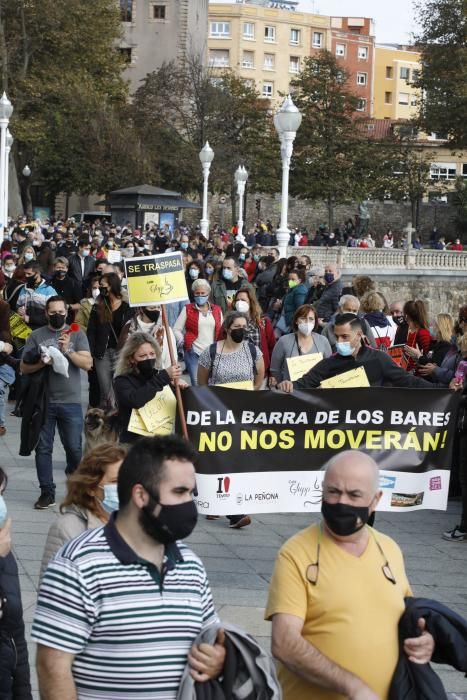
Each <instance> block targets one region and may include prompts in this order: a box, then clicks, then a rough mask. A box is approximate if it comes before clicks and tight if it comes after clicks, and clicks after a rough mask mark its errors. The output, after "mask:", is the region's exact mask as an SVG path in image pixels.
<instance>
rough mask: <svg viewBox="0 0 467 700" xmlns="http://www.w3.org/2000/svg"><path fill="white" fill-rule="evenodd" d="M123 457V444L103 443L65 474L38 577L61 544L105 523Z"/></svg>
mask: <svg viewBox="0 0 467 700" xmlns="http://www.w3.org/2000/svg"><path fill="white" fill-rule="evenodd" d="M125 457H126V449H125V448H124V447H123V446H122V445H115V444H114V443H104V444H102V445H99V447H96V448H95V449H94V450H91V451H90V452H88V454H87V455H86V456H85V457H83V459H82V460H81V462H80V463H79V465H78V467H77V469H76V470H75V471H74V472H73V474H71V475H70V476H69V477H68V480H67V493H66V496H65V499H64V500H63V502H62V504H61V506H60V515H59V516H58V517H57V519H56V521H55V522H54V523H52V525H51V526H50V529H49V534H48V535H47V541H46V543H45V548H44V554H43V557H42V564H41V572H40V577H41V578H42V576H43V575H44V572H45V570H46V568H47V564H48V563H49V561H50V560H51V559H52V558H53V557H54V556H55V554H56V553H57V552H58V550H59V549H60V547H62V546H63V545H64V544H65V543H66V542H68V541H69V540H71V539H73V537H77V536H78V535H80V534H81V533H82V532H84V531H85V530H91V529H93V528H96V527H101V525H105V523H106V522H107V521H108V519H109V517H110V513H112V512H113V511H114V510H118V496H117V479H118V472H119V469H120V465H121V463H122V462H123V460H124V459H125Z"/></svg>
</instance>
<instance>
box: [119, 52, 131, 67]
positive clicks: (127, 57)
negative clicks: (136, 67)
mask: <svg viewBox="0 0 467 700" xmlns="http://www.w3.org/2000/svg"><path fill="white" fill-rule="evenodd" d="M131 52H132V50H131V49H119V53H120V56H121V57H122V58H123V60H124V61H125V63H127V64H130V63H131V61H132V55H131Z"/></svg>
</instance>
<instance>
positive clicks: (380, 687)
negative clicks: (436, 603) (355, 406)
mask: <svg viewBox="0 0 467 700" xmlns="http://www.w3.org/2000/svg"><path fill="white" fill-rule="evenodd" d="M380 498H381V491H380V490H379V471H378V467H377V465H376V463H375V462H374V461H373V460H372V459H371V458H370V457H369V456H368V455H365V454H364V453H362V452H359V451H357V450H351V451H347V452H341V453H340V454H339V455H337V456H336V457H334V458H333V459H332V460H331V461H330V462H329V463H328V464H327V466H326V474H325V477H324V481H323V504H322V515H323V521H322V523H320V524H319V525H312V526H310V527H308V528H306V529H305V530H302V531H301V532H298V533H297V534H296V535H294V536H293V537H292V538H291V539H290V540H288V541H287V542H286V543H285V544H284V546H283V547H282V548H281V550H280V552H279V555H278V558H277V561H276V565H275V569H274V574H273V577H272V580H271V586H270V590H269V600H268V604H267V608H266V615H265V616H266V619H268V620H272V651H273V654H274V656H275V657H276V658H277V659H278V660H279V661H280V662H281V663H280V668H279V680H280V682H281V685H282V689H283V692H284V700H342V699H343V698H349V699H350V700H387V697H388V692H389V687H390V684H391V679H392V676H393V673H394V670H395V667H396V664H397V659H398V655H399V640H398V623H399V619H400V617H401V615H402V613H403V611H404V598H405V597H406V596H411V595H412V592H411V589H410V585H409V582H408V580H407V576H406V573H405V569H404V560H403V557H402V553H401V551H400V549H399V547H398V546H397V544H396V543H395V542H394V541H393V540H392V539H391V538H390V537H387V536H386V535H383V534H382V533H380V532H377V531H376V530H374V529H373V528H370V527H369V526H368V525H367V522H368V518H369V517H370V515H371V513H373V512H374V510H375V508H376V506H377V504H378V502H379V500H380ZM419 627H420V630H421V635H420V636H419V637H416V638H413V639H406V640H405V643H404V651H405V653H406V654H407V655H408V657H409V659H410V660H411V661H413V662H414V663H420V664H422V663H427V662H428V661H429V660H430V659H431V656H432V653H433V650H434V640H433V637H432V636H431V634H429V633H428V632H427V631H426V630H425V620H424V619H423V618H420V620H419Z"/></svg>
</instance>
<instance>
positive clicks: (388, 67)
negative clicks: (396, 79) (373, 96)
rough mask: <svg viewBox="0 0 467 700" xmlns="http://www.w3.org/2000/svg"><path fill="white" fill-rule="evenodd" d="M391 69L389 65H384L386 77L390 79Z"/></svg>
mask: <svg viewBox="0 0 467 700" xmlns="http://www.w3.org/2000/svg"><path fill="white" fill-rule="evenodd" d="M392 76H393V70H392V67H391V66H386V78H387V79H388V80H392Z"/></svg>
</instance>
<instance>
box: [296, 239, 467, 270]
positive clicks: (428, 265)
mask: <svg viewBox="0 0 467 700" xmlns="http://www.w3.org/2000/svg"><path fill="white" fill-rule="evenodd" d="M288 254H289V255H297V256H300V255H309V256H310V258H311V263H312V265H313V266H315V265H326V263H336V264H337V265H338V266H339V267H340V268H341V269H342V270H345V269H352V270H382V269H384V270H433V271H443V270H445V271H462V272H465V273H466V274H467V251H466V252H463V251H457V250H453V251H450V250H414V249H411V250H410V251H407V250H398V249H386V248H346V247H339V246H336V247H334V248H321V247H318V246H317V247H311V246H310V247H298V248H292V247H289V248H288Z"/></svg>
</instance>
